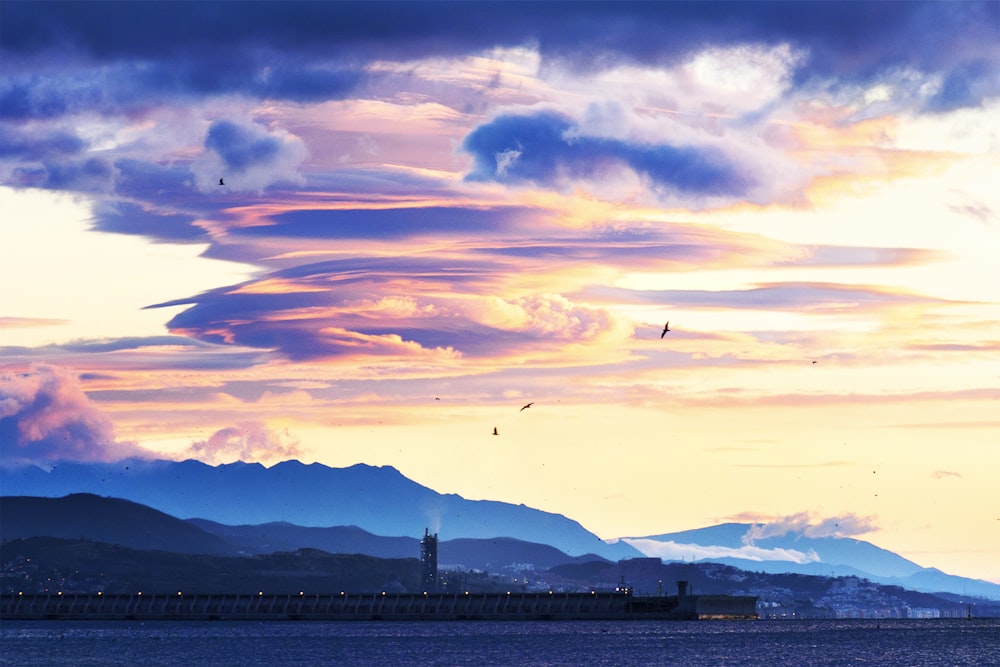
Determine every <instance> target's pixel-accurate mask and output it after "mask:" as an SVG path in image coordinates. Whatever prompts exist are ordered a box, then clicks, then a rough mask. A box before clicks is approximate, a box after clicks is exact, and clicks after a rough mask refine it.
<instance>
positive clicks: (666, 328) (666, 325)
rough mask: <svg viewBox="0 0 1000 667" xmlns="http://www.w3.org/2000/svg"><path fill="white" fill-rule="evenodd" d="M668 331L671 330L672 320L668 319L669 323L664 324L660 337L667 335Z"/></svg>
mask: <svg viewBox="0 0 1000 667" xmlns="http://www.w3.org/2000/svg"><path fill="white" fill-rule="evenodd" d="M668 331H670V320H667V323H666V324H664V325H663V331H662V332H661V333H660V338H663V337H664V336H666V335H667V332H668Z"/></svg>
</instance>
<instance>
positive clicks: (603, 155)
mask: <svg viewBox="0 0 1000 667" xmlns="http://www.w3.org/2000/svg"><path fill="white" fill-rule="evenodd" d="M579 129H580V128H579V127H578V126H577V125H575V124H574V123H573V122H572V121H571V120H570V119H568V118H566V117H565V116H562V115H559V114H555V113H551V112H545V113H539V114H535V115H533V116H500V117H498V118H495V119H493V120H492V121H490V122H489V123H486V124H484V125H480V126H479V127H477V128H476V129H475V130H473V131H472V132H471V133H469V135H468V136H467V137H466V138H465V140H464V141H463V142H462V147H463V148H464V149H465V150H466V151H468V152H469V153H471V154H472V156H473V158H474V160H475V166H474V168H473V169H472V171H471V172H470V173H469V175H468V178H469V179H470V180H478V181H488V180H492V181H498V182H501V183H517V182H527V183H535V184H538V185H547V186H557V185H559V184H560V181H562V180H563V179H564V178H566V177H569V178H570V179H598V178H601V177H602V176H604V175H606V174H608V173H611V172H613V170H615V169H619V168H621V167H627V168H629V169H631V170H633V171H635V172H636V173H638V174H640V175H641V176H643V177H645V178H647V179H649V180H650V181H651V182H652V183H653V185H654V187H656V188H657V189H666V190H680V191H684V192H694V193H700V194H709V195H738V194H743V193H745V192H746V190H747V188H748V187H749V186H750V185H751V183H750V178H749V177H748V176H747V175H745V174H741V173H740V172H739V171H738V170H737V169H736V168H735V167H734V165H733V164H732V163H731V162H729V161H728V160H727V159H726V158H725V157H724V156H723V155H722V154H720V153H719V152H718V151H717V150H715V149H710V148H695V147H688V146H671V145H669V144H640V143H630V142H627V141H622V140H618V139H608V138H602V137H591V136H585V135H581V134H580V133H579Z"/></svg>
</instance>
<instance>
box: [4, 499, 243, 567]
mask: <svg viewBox="0 0 1000 667" xmlns="http://www.w3.org/2000/svg"><path fill="white" fill-rule="evenodd" d="M37 536H45V537H59V538H65V539H80V538H85V539H88V540H93V541H96V542H106V543H108V544H117V545H121V546H126V547H131V548H133V549H144V550H162V551H171V552H175V553H184V554H212V555H235V553H236V549H235V548H233V546H232V545H230V544H228V543H227V542H226V541H225V540H222V539H220V538H219V537H216V536H215V535H211V534H209V533H206V532H205V531H203V530H201V529H199V528H198V527H197V526H193V525H191V524H189V523H187V522H185V521H181V520H180V519H177V518H175V517H172V516H170V515H168V514H164V513H163V512H160V511H158V510H155V509H152V508H151V507H146V506H145V505H140V504H138V503H133V502H130V501H128V500H121V499H118V498H101V497H99V496H95V495H93V494H89V493H75V494H72V495H68V496H66V497H64V498H33V497H25V496H13V497H12V496H6V497H0V537H2V538H3V539H4V540H10V539H18V538H27V537H37Z"/></svg>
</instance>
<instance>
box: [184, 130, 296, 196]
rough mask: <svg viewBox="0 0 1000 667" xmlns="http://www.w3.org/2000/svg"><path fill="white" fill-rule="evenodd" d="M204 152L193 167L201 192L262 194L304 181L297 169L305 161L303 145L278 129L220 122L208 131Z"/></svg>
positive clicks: (294, 137)
mask: <svg viewBox="0 0 1000 667" xmlns="http://www.w3.org/2000/svg"><path fill="white" fill-rule="evenodd" d="M205 149H206V153H205V156H204V158H203V159H202V160H200V161H198V162H196V163H195V164H194V165H193V167H192V171H193V172H194V173H195V176H196V178H197V183H198V188H199V189H200V190H201V191H203V192H206V191H211V192H217V191H218V189H219V187H225V188H228V189H230V190H239V191H243V190H249V191H262V190H263V189H264V188H266V187H267V186H270V185H274V184H277V183H286V184H289V183H301V182H302V180H303V179H302V177H301V176H300V175H299V173H298V171H297V170H298V167H299V165H300V164H302V162H303V161H304V160H305V159H306V155H307V151H306V147H305V144H304V143H303V142H302V140H301V139H299V138H298V137H296V136H294V135H292V134H290V133H288V132H286V131H284V130H281V129H273V130H272V129H268V128H265V127H263V126H262V125H259V124H256V123H255V124H249V125H241V124H237V123H233V122H231V121H227V120H219V121H216V122H214V123H212V125H211V126H210V127H209V128H208V134H207V136H206V137H205ZM219 178H225V179H226V181H227V182H226V185H225V186H219Z"/></svg>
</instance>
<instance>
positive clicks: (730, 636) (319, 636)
mask: <svg viewBox="0 0 1000 667" xmlns="http://www.w3.org/2000/svg"><path fill="white" fill-rule="evenodd" d="M0 665H18V666H20V665H38V666H39V667H60V666H62V665H72V666H74V667H82V666H85V665H100V666H102V667H105V666H108V665H130V666H131V665H143V666H146V667H153V666H159V665H163V666H165V667H166V666H171V667H173V666H176V665H184V666H198V665H211V666H213V667H218V666H225V665H234V666H235V665H240V666H246V665H262V666H263V665H267V666H268V667H271V666H273V665H281V666H282V667H288V666H294V665H310V666H315V665H338V666H340V665H345V666H355V665H356V666H358V667H377V666H381V665H391V666H393V667H395V666H400V665H441V666H448V667H450V666H460V665H470V666H475V667H487V666H505V665H510V666H512V667H514V666H516V667H524V666H543V665H544V666H546V667H555V666H563V665H565V666H567V667H582V666H591V665H593V666H597V665H685V666H688V665H741V666H742V665H750V666H756V665H769V666H770V665H803V666H804V665H880V666H881V665H904V666H907V667H917V666H920V665H947V666H957V665H970V666H972V665H974V666H975V667H988V666H990V665H997V666H1000V619H971V620H968V619H947V620H945V619H921V620H846V621H837V620H822V621H807V620H794V621H788V620H785V621H766V620H759V621H529V622H518V621H498V622H494V621H456V622H448V621H389V622H380V621H335V622H326V621H261V622H256V621H254V622H250V621H204V622H201V621H192V622H188V621H148V622H143V621H0Z"/></svg>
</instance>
